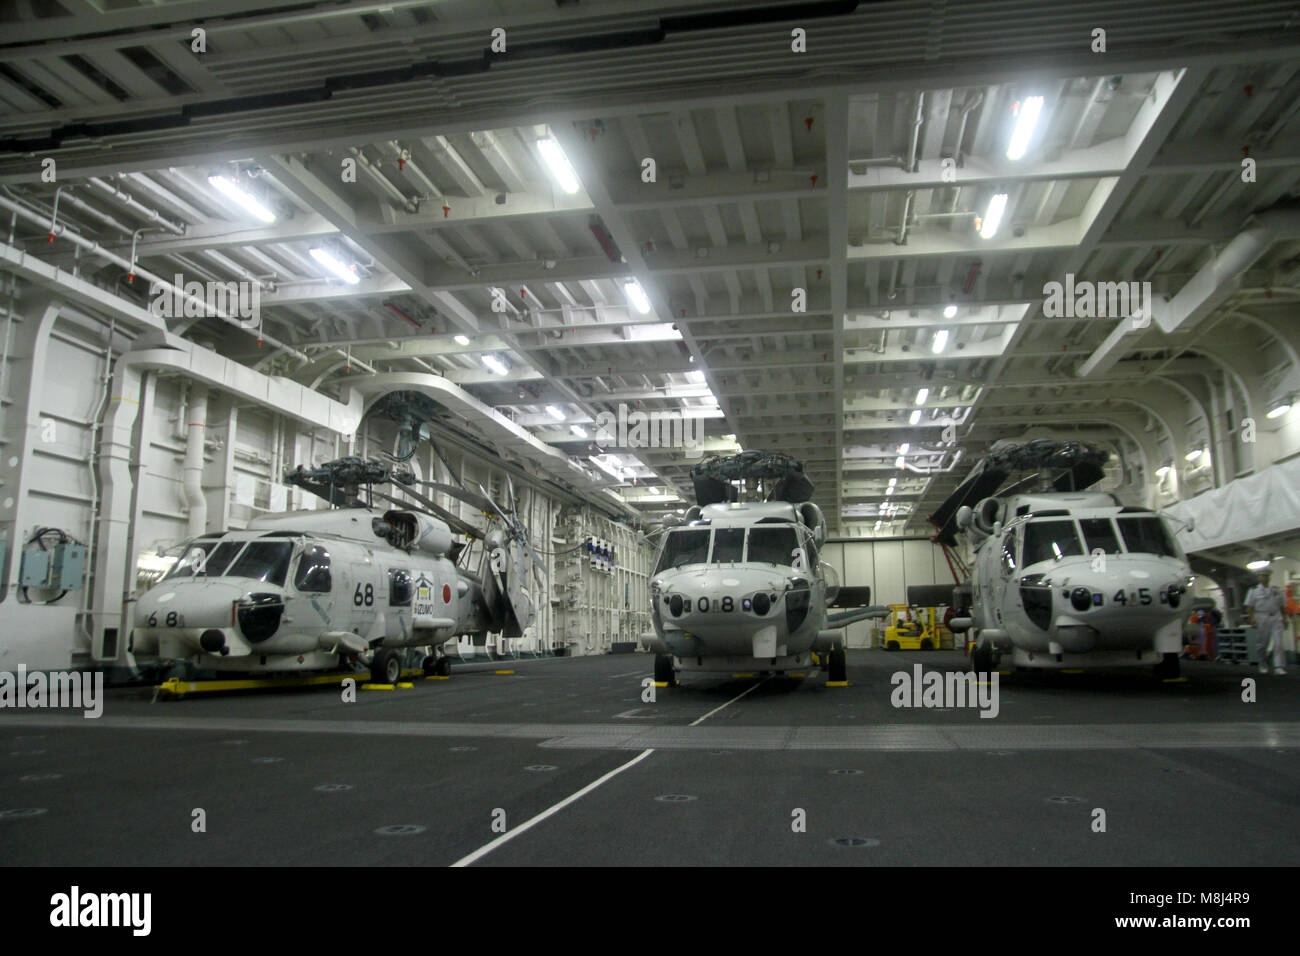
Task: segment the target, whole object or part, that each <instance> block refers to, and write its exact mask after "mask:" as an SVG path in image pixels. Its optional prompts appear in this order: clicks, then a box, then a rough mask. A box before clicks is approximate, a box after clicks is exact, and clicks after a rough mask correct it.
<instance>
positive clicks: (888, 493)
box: [885, 485, 894, 495]
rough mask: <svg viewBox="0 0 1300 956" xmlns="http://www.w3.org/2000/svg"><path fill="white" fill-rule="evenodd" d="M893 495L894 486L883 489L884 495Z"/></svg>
mask: <svg viewBox="0 0 1300 956" xmlns="http://www.w3.org/2000/svg"><path fill="white" fill-rule="evenodd" d="M893 493H894V486H893V485H890V486H889V487H888V488H886V489H885V494H887V495H892V494H893Z"/></svg>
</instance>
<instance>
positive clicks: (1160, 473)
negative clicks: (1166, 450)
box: [1156, 464, 1173, 478]
mask: <svg viewBox="0 0 1300 956" xmlns="http://www.w3.org/2000/svg"><path fill="white" fill-rule="evenodd" d="M1171 471H1173V468H1171V467H1170V466H1169V465H1168V464H1164V465H1161V466H1160V467H1159V468H1157V469H1156V477H1157V478H1163V477H1164V476H1165V475H1167V474H1169V472H1171Z"/></svg>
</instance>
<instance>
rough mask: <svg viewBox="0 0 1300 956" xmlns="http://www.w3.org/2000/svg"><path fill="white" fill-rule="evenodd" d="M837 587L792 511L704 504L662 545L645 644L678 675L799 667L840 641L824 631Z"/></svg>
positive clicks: (778, 506) (769, 505)
mask: <svg viewBox="0 0 1300 956" xmlns="http://www.w3.org/2000/svg"><path fill="white" fill-rule="evenodd" d="M835 587H836V584H835V583H834V582H833V581H829V580H828V573H827V567H826V566H825V565H821V564H820V563H819V562H818V560H817V549H816V545H815V543H814V535H813V531H812V529H811V528H809V527H808V526H807V525H805V524H804V523H803V522H802V521H801V520H800V513H799V511H798V510H797V509H796V508H795V506H793V505H790V504H786V503H782V502H766V503H749V504H742V503H730V504H714V505H708V506H705V507H704V508H703V509H702V511H701V516H700V518H699V519H698V520H695V521H692V522H691V523H689V524H687V525H685V526H683V527H678V528H674V529H672V530H670V531H669V532H668V533H667V535H666V536H665V538H664V543H663V545H662V547H661V550H660V554H659V560H658V563H657V565H656V568H655V573H654V574H653V575H652V577H651V582H650V593H651V616H652V618H653V621H654V627H655V637H654V638H653V639H648V640H647V641H646V643H647V644H648V645H649V646H650V647H651V649H652V650H654V651H656V652H658V653H660V654H671V655H672V657H673V658H674V659H675V666H676V667H677V668H679V669H681V670H688V671H689V670H702V671H737V670H742V671H748V670H783V669H786V668H797V667H806V666H809V665H811V664H812V657H811V652H812V651H814V650H820V649H823V648H825V649H829V648H830V647H831V646H832V644H833V642H834V641H835V640H836V639H837V638H838V633H837V632H834V631H830V632H827V631H825V627H826V606H827V596H828V593H829V591H830V590H832V589H834V588H835Z"/></svg>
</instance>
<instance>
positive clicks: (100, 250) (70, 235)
mask: <svg viewBox="0 0 1300 956" xmlns="http://www.w3.org/2000/svg"><path fill="white" fill-rule="evenodd" d="M0 209H8V210H9V211H10V212H12V213H16V214H17V215H19V216H22V217H23V218H24V219H27V220H29V221H31V222H34V223H36V224H37V225H39V226H41V227H43V228H44V227H45V226H46V225H47V223H46V220H45V218H44V217H42V216H39V215H37V214H36V213H34V212H31V211H30V210H28V209H26V208H24V207H23V206H21V205H19V204H18V203H16V202H14V201H12V200H10V199H6V198H3V197H0ZM52 231H53V233H54V234H55V235H56V236H62V237H63V238H65V239H67V240H68V241H69V242H71V243H73V245H76V246H79V247H80V248H82V249H85V250H86V251H87V252H89V253H92V254H93V255H97V256H99V257H100V258H102V259H106V260H108V261H109V262H111V263H113V264H114V265H116V266H119V267H120V268H122V269H124V270H125V271H127V272H128V273H134V274H135V275H138V276H142V277H143V278H145V279H148V280H149V281H150V282H152V283H153V284H155V285H158V286H161V287H162V288H164V289H170V290H171V291H172V292H173V293H175V294H176V295H178V296H180V297H181V298H182V299H184V300H185V301H186V302H194V303H197V304H199V305H201V306H202V308H203V314H204V315H205V316H207V317H211V318H217V319H221V320H222V321H223V322H225V323H227V324H228V325H233V326H234V327H235V328H237V329H240V330H242V331H244V332H247V333H248V334H249V335H255V336H257V339H258V341H259V342H262V341H264V342H266V343H268V344H269V345H271V346H272V347H274V348H277V349H280V350H282V351H284V352H286V353H288V354H289V355H292V356H293V357H294V358H296V359H299V360H300V361H303V362H306V361H310V359H309V357H308V356H307V354H306V353H305V352H300V351H298V350H297V349H296V348H294V347H293V346H291V345H287V344H285V343H284V342H281V341H280V340H279V339H277V338H274V337H273V336H270V335H267V334H265V333H264V332H262V330H261V329H250V328H246V327H245V326H244V324H243V323H242V322H241V321H240V320H239V319H235V318H232V317H231V316H228V315H226V314H225V313H223V312H219V311H217V310H216V309H209V307H208V304H207V303H206V302H204V301H203V300H202V299H200V298H199V297H198V296H195V295H191V294H190V293H188V292H186V291H185V290H184V289H182V288H180V287H179V286H176V285H173V284H172V283H171V282H169V281H168V280H166V279H164V278H162V277H161V276H159V275H156V274H154V273H153V272H150V271H149V270H147V269H144V268H141V267H140V266H138V265H134V264H132V263H130V262H128V261H127V260H126V259H123V258H122V257H121V256H119V255H117V254H116V253H113V252H109V251H108V250H107V249H105V248H104V247H103V246H101V245H100V244H99V243H97V242H94V241H92V240H90V239H86V238H84V237H82V236H79V235H77V234H76V233H75V232H72V231H71V230H70V229H68V227H67V226H65V225H63V223H56V224H55V226H54V228H53V230H52Z"/></svg>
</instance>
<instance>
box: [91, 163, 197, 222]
mask: <svg viewBox="0 0 1300 956" xmlns="http://www.w3.org/2000/svg"><path fill="white" fill-rule="evenodd" d="M86 181H87V182H88V183H90V184H91V185H92V186H94V187H96V188H98V189H102V190H103V191H104V192H106V193H108V194H109V195H111V196H112V197H113V198H114V199H116V200H117V201H118V202H120V203H121V204H122V205H124V206H126V208H128V209H130V210H131V211H132V212H137V213H139V214H140V215H142V216H144V217H145V218H146V219H148V220H149V221H150V222H156V223H157V224H158V225H160V226H162V227H163V228H164V229H166V230H167V231H168V232H171V233H175V234H176V235H178V236H183V235H185V227H184V226H183V225H181V224H180V223H175V222H172V221H171V220H170V219H168V218H167V217H166V216H164V215H162V214H161V213H159V212H158V210H156V209H151V208H149V207H148V206H146V205H144V204H143V203H140V202H137V201H136V200H135V199H134V198H133V197H132V196H131V194H130V193H128V192H124V191H123V190H121V189H118V188H117V187H116V186H114V185H113V184H112V183H110V182H105V181H104V180H102V179H100V178H99V177H97V176H91V177H90V179H88V180H86Z"/></svg>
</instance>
